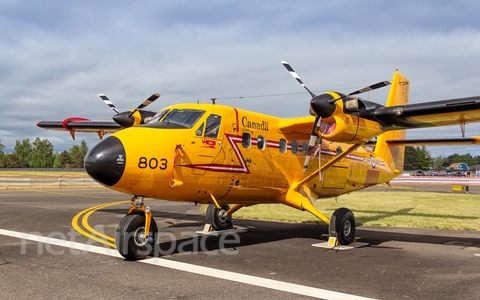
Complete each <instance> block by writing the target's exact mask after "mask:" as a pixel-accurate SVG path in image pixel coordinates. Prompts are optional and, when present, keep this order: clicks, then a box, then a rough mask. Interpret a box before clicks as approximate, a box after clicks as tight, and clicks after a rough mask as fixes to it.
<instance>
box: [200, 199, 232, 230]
mask: <svg viewBox="0 0 480 300" xmlns="http://www.w3.org/2000/svg"><path fill="white" fill-rule="evenodd" d="M220 207H221V208H222V209H218V207H217V206H216V205H215V204H209V205H208V207H207V213H206V214H205V216H206V219H207V224H211V225H212V227H213V229H215V231H222V230H227V229H230V228H232V216H227V218H222V217H220V213H222V214H223V212H225V211H228V210H229V209H230V206H229V205H228V204H223V205H220Z"/></svg>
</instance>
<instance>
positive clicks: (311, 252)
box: [0, 185, 480, 299]
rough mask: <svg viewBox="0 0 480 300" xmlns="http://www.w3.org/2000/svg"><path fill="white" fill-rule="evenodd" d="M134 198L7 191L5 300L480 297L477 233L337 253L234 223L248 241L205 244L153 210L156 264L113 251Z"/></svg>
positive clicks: (288, 232) (300, 231)
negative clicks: (156, 233)
mask: <svg viewBox="0 0 480 300" xmlns="http://www.w3.org/2000/svg"><path fill="white" fill-rule="evenodd" d="M403 187H404V188H408V186H407V185H404V186H403ZM376 188H377V189H382V187H376ZM416 188H419V187H415V186H410V189H411V190H415V189H416ZM421 188H424V187H423V186H422V187H421ZM450 188H451V186H450ZM441 189H442V187H437V190H438V191H441ZM443 189H445V191H446V190H448V187H443ZM372 190H374V189H372ZM393 190H394V191H397V189H393ZM407 190H408V189H407ZM390 191H392V189H390ZM129 198H130V197H129V196H128V195H124V194H121V193H117V192H115V191H111V190H108V189H105V188H83V189H23V190H0V205H1V207H2V208H1V209H0V299H11V298H15V299H27V298H28V299H30V298H36V299H44V298H45V299H46V298H63V299H70V298H73V299H79V298H96V299H111V298H120V299H127V298H132V299H133V298H134V299H146V298H149V299H150V298H152V297H154V298H158V299H218V298H228V299H271V298H275V299H292V298H295V299H303V298H320V299H362V297H364V298H374V299H406V298H407V299H408V298H410V299H479V298H480V284H479V283H480V233H479V232H475V231H443V230H435V229H410V228H387V227H358V228H357V234H356V236H357V239H358V241H359V242H363V243H368V246H366V247H362V248H356V249H352V250H345V251H336V250H330V249H323V248H317V247H312V244H316V243H319V242H326V241H327V226H325V225H318V224H296V223H283V222H269V221H256V220H236V219H235V218H234V225H235V227H236V228H238V229H242V230H246V231H243V232H238V233H236V232H235V231H234V232H233V233H232V234H228V235H220V236H211V235H201V234H198V233H197V231H199V230H202V228H203V226H204V221H205V217H204V215H203V213H202V212H201V211H200V207H199V206H195V205H193V204H189V203H177V202H167V201H158V200H151V201H147V205H149V206H150V207H151V209H152V211H153V217H154V218H155V221H156V222H157V226H158V229H159V232H160V240H159V243H158V244H157V247H156V253H155V257H149V258H147V259H145V260H142V261H136V262H131V261H125V260H124V259H123V258H121V257H120V256H119V255H118V253H117V251H116V250H115V249H112V247H111V245H113V236H114V232H115V227H116V226H117V224H118V223H119V222H120V220H121V219H122V218H123V216H124V215H125V213H126V212H127V210H128V208H129V204H128V202H129ZM79 232H81V233H79Z"/></svg>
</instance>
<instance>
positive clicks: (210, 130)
mask: <svg viewBox="0 0 480 300" xmlns="http://www.w3.org/2000/svg"><path fill="white" fill-rule="evenodd" d="M221 122H222V117H220V116H217V115H213V114H212V115H210V116H208V118H207V125H206V126H205V135H204V136H205V137H208V138H214V139H216V138H217V137H218V133H219V131H220V123H221Z"/></svg>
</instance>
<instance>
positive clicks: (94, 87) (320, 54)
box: [0, 0, 480, 157]
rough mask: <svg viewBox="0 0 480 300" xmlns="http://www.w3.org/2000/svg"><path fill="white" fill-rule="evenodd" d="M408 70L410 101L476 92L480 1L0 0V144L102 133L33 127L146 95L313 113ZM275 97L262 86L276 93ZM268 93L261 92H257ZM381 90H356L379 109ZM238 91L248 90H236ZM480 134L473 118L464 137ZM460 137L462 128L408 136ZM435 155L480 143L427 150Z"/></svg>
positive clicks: (478, 151) (285, 113)
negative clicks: (328, 99) (330, 100)
mask: <svg viewBox="0 0 480 300" xmlns="http://www.w3.org/2000/svg"><path fill="white" fill-rule="evenodd" d="M282 60H285V61H288V62H289V63H290V64H291V66H292V67H293V68H294V69H295V71H296V72H297V73H298V74H299V75H300V77H301V78H302V79H303V81H304V82H305V84H306V85H307V86H308V87H309V88H310V90H312V91H314V92H315V93H316V94H319V93H322V92H324V91H328V90H336V91H339V92H343V93H348V92H351V91H354V90H356V89H358V88H361V87H364V86H368V85H370V84H373V83H376V82H379V81H383V80H391V79H392V77H393V73H394V71H395V69H398V70H399V72H400V73H402V74H403V75H404V76H406V77H407V78H408V79H409V80H410V100H409V103H421V102H427V101H434V100H445V99H452V98H461V97H469V96H477V95H480V1H438V0H436V1H395V2H393V1H368V0H367V1H342V0H337V1H317V0H314V1H301V0H300V1H283V0H275V1H250V0H242V1H214V0H213V1H202V0H196V1H181V0H180V1H171V0H170V1H148V0H146V1H88V0H86V1H48V0H42V1H20V0H0V140H1V142H2V143H3V144H4V145H5V146H6V149H4V152H11V151H13V147H14V146H15V141H16V140H23V139H25V138H29V139H30V141H33V140H34V139H35V138H36V137H40V138H42V139H49V140H50V141H51V142H52V144H53V145H54V151H59V152H60V151H63V150H65V149H69V148H71V147H72V146H73V145H75V144H79V143H80V141H81V140H85V141H86V142H87V145H88V146H89V147H90V148H91V147H93V146H94V145H95V144H96V143H97V142H98V141H99V139H98V136H97V135H96V134H88V133H77V135H76V141H73V140H72V138H71V137H70V134H68V132H60V131H46V130H44V129H42V128H38V127H37V126H36V123H37V122H38V121H39V120H63V119H65V118H67V117H86V118H89V119H92V120H110V119H111V117H112V116H113V111H112V110H110V109H109V108H108V107H107V106H106V105H105V104H104V103H103V102H102V101H101V99H100V98H99V97H98V94H106V95H107V96H108V97H109V98H110V99H111V100H112V101H113V103H114V104H115V105H116V106H117V108H118V109H119V110H120V111H126V110H129V109H133V108H135V107H137V106H138V105H139V104H140V103H141V102H143V100H145V99H146V98H148V97H149V96H150V95H151V94H153V93H160V94H161V95H162V96H161V98H160V99H158V100H157V101H156V102H155V103H153V104H152V105H151V106H150V107H149V108H148V109H151V110H160V109H161V108H162V107H164V106H168V105H172V104H178V103H186V102H187V103H192V102H197V100H198V101H200V102H210V100H209V99H210V98H212V97H217V98H229V99H223V100H219V101H217V103H222V104H225V105H231V106H234V107H237V108H241V109H247V110H252V111H257V112H261V113H264V114H269V115H274V116H278V117H284V118H287V117H299V116H305V115H308V111H309V101H310V96H309V94H308V93H306V92H305V90H304V89H303V88H302V87H301V86H300V85H298V83H297V82H296V81H295V80H294V79H293V78H292V77H291V76H290V74H288V72H287V71H286V70H285V69H284V67H283V66H282V65H281V63H280V62H281V61H282ZM278 94H282V95H281V96H267V95H278ZM253 96H262V97H253ZM387 96H388V88H384V89H380V90H376V91H372V92H370V93H365V94H363V95H362V96H361V97H362V98H364V99H367V100H370V101H375V102H377V103H379V104H382V105H385V104H386V98H387ZM240 97H243V98H240ZM472 135H480V124H468V125H467V126H466V136H472ZM424 137H432V138H440V137H455V138H457V137H461V130H460V126H451V127H439V128H430V129H415V130H410V131H407V138H424ZM429 151H430V153H431V154H432V156H434V157H436V156H439V155H442V157H445V156H448V155H450V154H453V153H459V154H464V153H471V154H472V155H480V146H468V147H466V146H462V147H429Z"/></svg>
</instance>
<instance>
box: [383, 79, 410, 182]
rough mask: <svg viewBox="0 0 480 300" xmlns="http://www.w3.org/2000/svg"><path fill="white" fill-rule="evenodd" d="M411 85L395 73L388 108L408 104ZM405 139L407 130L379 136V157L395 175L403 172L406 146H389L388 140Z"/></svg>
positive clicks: (389, 132)
mask: <svg viewBox="0 0 480 300" xmlns="http://www.w3.org/2000/svg"><path fill="white" fill-rule="evenodd" d="M409 84H410V82H409V81H408V79H407V78H405V77H404V76H403V75H401V74H400V73H398V71H396V72H395V74H394V75H393V80H392V87H391V88H390V93H389V95H388V100H387V107H388V106H395V105H404V104H408V90H409ZM403 139H405V130H394V131H388V132H385V133H383V134H381V135H379V136H378V139H377V144H376V147H375V154H376V156H377V157H379V158H381V159H383V160H384V161H385V163H386V164H387V166H389V167H390V170H392V172H393V173H397V174H398V173H402V172H403V161H404V157H405V146H395V145H392V146H389V145H387V142H386V141H387V140H403Z"/></svg>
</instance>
